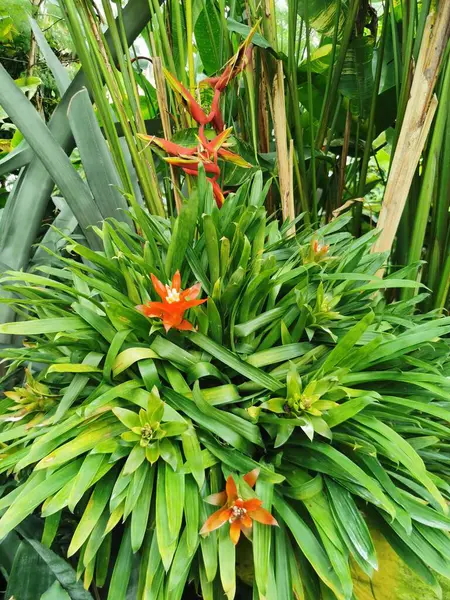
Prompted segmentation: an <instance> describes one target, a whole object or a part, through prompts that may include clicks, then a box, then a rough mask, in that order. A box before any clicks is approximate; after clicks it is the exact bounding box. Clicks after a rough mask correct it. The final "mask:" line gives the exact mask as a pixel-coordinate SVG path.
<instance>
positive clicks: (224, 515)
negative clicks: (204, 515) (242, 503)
mask: <svg viewBox="0 0 450 600" xmlns="http://www.w3.org/2000/svg"><path fill="white" fill-rule="evenodd" d="M230 516H231V508H221V509H220V510H216V512H215V513H213V514H212V515H211V516H210V517H209V518H208V519H207V520H206V522H205V524H204V525H203V527H202V528H201V529H200V535H204V534H205V533H210V532H211V531H214V530H215V529H219V527H222V525H223V524H224V523H226V522H227V521H228V519H229V518H230Z"/></svg>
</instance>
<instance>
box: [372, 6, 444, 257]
mask: <svg viewBox="0 0 450 600" xmlns="http://www.w3.org/2000/svg"><path fill="white" fill-rule="evenodd" d="M449 34H450V3H449V2H445V3H444V5H443V6H442V7H441V10H440V11H439V13H438V14H437V17H436V19H435V21H434V26H433V17H432V15H430V16H429V17H428V19H427V23H426V26H425V31H424V36H423V42H422V46H421V50H420V54H419V60H418V62H417V67H416V71H415V74H414V79H413V83H412V86H411V95H410V98H409V101H408V104H407V107H406V111H405V117H404V120H403V125H402V128H401V131H400V135H399V138H398V142H397V147H396V150H395V154H394V158H393V161H392V166H391V171H390V174H389V179H388V182H387V185H386V190H385V194H384V201H383V206H382V208H381V212H380V217H379V220H378V223H377V229H378V230H379V231H380V232H381V233H380V236H379V237H378V239H377V241H376V242H375V244H374V246H373V248H372V251H373V252H385V251H390V250H391V249H392V245H393V242H394V239H395V235H396V233H397V229H398V225H399V222H400V218H401V215H402V212H403V209H404V207H405V204H406V200H407V197H408V193H409V190H410V187H411V182H412V179H413V176H414V173H415V170H416V168H417V165H418V162H419V159H420V155H421V153H422V150H423V147H424V144H425V141H426V139H427V136H428V133H429V130H430V127H431V123H432V121H433V117H434V113H435V112H436V108H437V104H438V102H437V99H436V97H435V96H433V91H434V87H435V85H436V81H437V78H438V74H439V68H440V65H441V61H442V57H443V55H444V50H445V47H446V45H447V42H448V38H449Z"/></svg>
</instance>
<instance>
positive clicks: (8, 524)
mask: <svg viewBox="0 0 450 600" xmlns="http://www.w3.org/2000/svg"><path fill="white" fill-rule="evenodd" d="M79 468H80V462H79V461H72V462H71V463H70V464H69V465H66V466H65V467H63V468H62V469H58V470H57V471H55V472H54V473H52V474H51V475H49V476H48V477H47V478H46V479H44V480H43V481H41V482H40V483H38V484H37V485H35V486H34V487H30V489H29V490H27V494H26V495H20V497H19V498H16V500H15V502H14V503H13V504H12V505H11V506H10V507H9V508H8V510H7V511H6V512H5V514H4V515H3V516H2V518H1V519H0V538H3V537H4V536H5V535H6V534H7V533H8V532H10V531H11V530H12V529H14V527H15V526H16V525H18V524H19V523H21V522H22V521H23V520H24V519H25V517H27V516H28V515H29V514H31V513H32V512H33V510H34V509H35V508H37V507H38V506H39V505H40V504H42V502H44V500H46V499H47V498H49V497H50V496H52V495H53V494H56V492H58V491H59V490H60V489H61V488H62V487H63V486H64V485H65V484H66V483H67V482H68V481H70V480H71V479H73V478H74V477H75V475H76V473H77V471H78V469H79Z"/></svg>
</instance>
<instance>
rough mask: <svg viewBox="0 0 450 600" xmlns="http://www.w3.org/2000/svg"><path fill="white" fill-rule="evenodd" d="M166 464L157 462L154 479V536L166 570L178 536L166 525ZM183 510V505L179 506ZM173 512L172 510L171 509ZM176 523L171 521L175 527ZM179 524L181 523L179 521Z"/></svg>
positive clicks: (170, 561) (170, 562)
mask: <svg viewBox="0 0 450 600" xmlns="http://www.w3.org/2000/svg"><path fill="white" fill-rule="evenodd" d="M170 468H171V467H168V466H167V465H164V464H162V463H159V465H158V476H157V479H156V537H157V540H158V549H159V554H160V555H161V560H162V562H163V565H164V569H165V571H166V572H167V571H168V570H169V568H170V565H171V564H172V559H173V556H174V554H175V550H176V548H177V543H178V536H173V535H172V533H170V531H169V527H168V511H167V496H166V473H167V469H170ZM181 510H183V507H181ZM172 513H173V511H172ZM176 525H177V523H174V522H173V523H172V528H173V529H175V528H176ZM180 525H181V523H180Z"/></svg>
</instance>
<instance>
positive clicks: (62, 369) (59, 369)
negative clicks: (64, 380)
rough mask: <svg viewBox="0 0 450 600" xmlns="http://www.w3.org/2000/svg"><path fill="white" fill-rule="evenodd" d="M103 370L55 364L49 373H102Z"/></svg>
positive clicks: (78, 365)
mask: <svg viewBox="0 0 450 600" xmlns="http://www.w3.org/2000/svg"><path fill="white" fill-rule="evenodd" d="M102 371H103V369H100V368H99V367H96V366H94V365H88V364H81V363H80V364H75V363H55V364H54V365H50V367H49V368H48V370H47V373H101V372H102Z"/></svg>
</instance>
